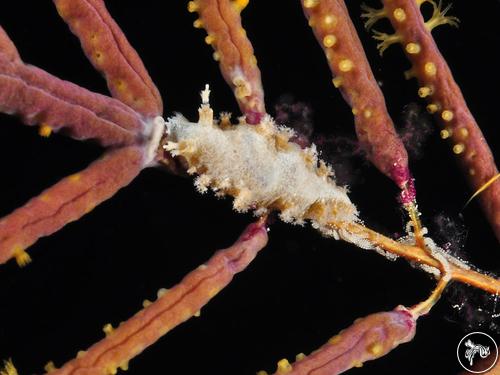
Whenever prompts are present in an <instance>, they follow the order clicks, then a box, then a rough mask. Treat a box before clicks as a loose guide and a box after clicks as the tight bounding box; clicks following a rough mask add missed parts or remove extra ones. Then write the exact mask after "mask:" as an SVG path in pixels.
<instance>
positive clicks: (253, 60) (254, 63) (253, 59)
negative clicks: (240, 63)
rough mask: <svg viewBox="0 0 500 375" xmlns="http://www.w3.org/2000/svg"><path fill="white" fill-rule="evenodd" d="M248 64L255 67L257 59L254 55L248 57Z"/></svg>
mask: <svg viewBox="0 0 500 375" xmlns="http://www.w3.org/2000/svg"><path fill="white" fill-rule="evenodd" d="M250 62H251V63H252V64H253V65H257V57H256V56H255V55H252V57H250Z"/></svg>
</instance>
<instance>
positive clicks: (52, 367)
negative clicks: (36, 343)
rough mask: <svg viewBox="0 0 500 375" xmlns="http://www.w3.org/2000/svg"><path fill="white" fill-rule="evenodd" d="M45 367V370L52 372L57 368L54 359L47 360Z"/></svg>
mask: <svg viewBox="0 0 500 375" xmlns="http://www.w3.org/2000/svg"><path fill="white" fill-rule="evenodd" d="M43 369H44V370H45V372H52V371H55V370H57V368H56V365H54V362H52V361H49V362H47V364H46V365H45V366H44V367H43Z"/></svg>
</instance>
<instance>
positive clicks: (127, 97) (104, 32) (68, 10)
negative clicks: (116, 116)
mask: <svg viewBox="0 0 500 375" xmlns="http://www.w3.org/2000/svg"><path fill="white" fill-rule="evenodd" d="M54 4H55V5H56V7H57V11H58V12H59V14H60V16H61V17H62V18H63V19H64V20H65V21H66V22H67V23H68V25H69V27H70V28H71V31H72V32H73V33H74V34H75V35H77V36H78V38H79V39H80V42H81V44H82V48H83V50H84V52H85V54H86V55H87V57H88V58H89V60H90V62H91V63H92V64H93V65H94V67H95V68H96V69H97V70H98V71H100V72H101V73H102V74H103V75H104V77H105V78H106V81H107V83H108V88H109V90H110V91H111V93H112V94H113V96H114V97H116V98H117V99H119V100H120V101H122V102H123V103H125V104H127V105H128V106H129V107H131V108H133V109H134V110H135V111H137V112H139V113H141V114H142V115H144V116H147V117H155V116H158V115H160V114H161V113H162V111H163V104H162V99H161V96H160V93H159V92H158V89H157V88H156V86H155V85H154V83H153V81H152V80H151V77H150V76H149V74H148V72H147V70H146V68H145V67H144V64H143V63H142V60H141V58H140V57H139V55H138V54H137V52H136V51H135V50H134V48H133V47H132V46H131V45H130V44H129V42H128V41H127V38H126V37H125V35H124V34H123V32H122V31H121V29H120V27H119V26H118V25H117V24H116V22H115V21H114V20H113V18H112V17H111V15H110V14H109V13H108V11H107V9H106V6H105V5H104V2H103V1H102V0H54Z"/></svg>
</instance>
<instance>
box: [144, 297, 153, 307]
mask: <svg viewBox="0 0 500 375" xmlns="http://www.w3.org/2000/svg"><path fill="white" fill-rule="evenodd" d="M152 303H153V302H151V301H150V300H148V299H145V300H144V301H142V307H144V308H146V307H148V306H149V305H151V304H152Z"/></svg>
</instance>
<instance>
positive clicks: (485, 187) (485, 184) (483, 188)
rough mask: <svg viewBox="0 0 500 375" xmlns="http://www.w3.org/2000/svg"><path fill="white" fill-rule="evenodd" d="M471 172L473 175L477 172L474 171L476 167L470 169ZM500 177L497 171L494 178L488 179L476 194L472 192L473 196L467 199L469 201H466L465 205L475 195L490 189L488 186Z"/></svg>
mask: <svg viewBox="0 0 500 375" xmlns="http://www.w3.org/2000/svg"><path fill="white" fill-rule="evenodd" d="M469 173H470V175H471V176H473V175H474V174H476V171H474V169H470V170H469ZM499 178H500V173H497V174H496V175H494V176H493V177H492V178H490V179H489V180H488V181H486V182H485V183H484V184H483V185H482V186H481V187H480V188H479V189H477V190H476V192H475V193H474V194H472V197H470V198H469V200H468V201H467V203H465V206H467V205H468V204H469V203H470V202H471V201H472V200H473V199H474V198H475V197H477V196H478V195H479V194H481V193H482V192H483V191H485V190H486V189H488V187H490V186H491V185H492V184H493V183H494V182H495V181H496V180H498V179H499ZM465 206H464V207H465Z"/></svg>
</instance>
